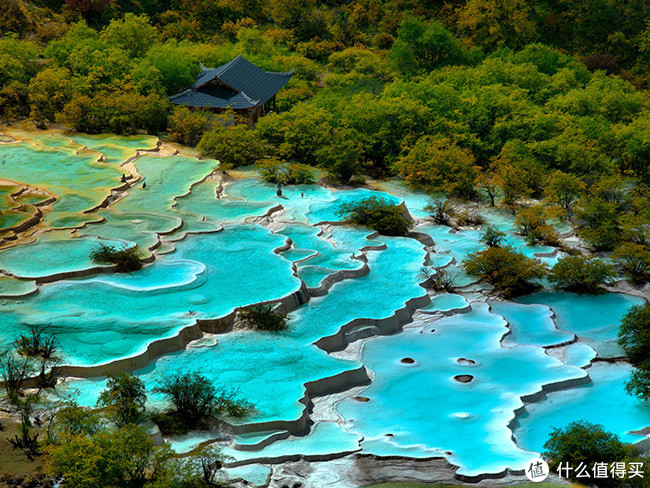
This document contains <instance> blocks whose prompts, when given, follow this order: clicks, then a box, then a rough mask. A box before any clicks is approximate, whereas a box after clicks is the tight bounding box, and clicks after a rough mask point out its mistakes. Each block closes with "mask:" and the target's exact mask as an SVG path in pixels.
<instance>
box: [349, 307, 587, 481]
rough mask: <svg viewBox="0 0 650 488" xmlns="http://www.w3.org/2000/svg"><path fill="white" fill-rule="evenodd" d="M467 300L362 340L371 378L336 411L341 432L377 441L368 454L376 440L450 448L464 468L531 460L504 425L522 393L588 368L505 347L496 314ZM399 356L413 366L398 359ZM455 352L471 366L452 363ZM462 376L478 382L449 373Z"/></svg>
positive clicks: (490, 468)
mask: <svg viewBox="0 0 650 488" xmlns="http://www.w3.org/2000/svg"><path fill="white" fill-rule="evenodd" d="M472 307H473V309H474V310H473V311H472V312H471V313H468V314H460V315H455V316H452V317H449V318H443V319H441V320H438V321H436V322H434V323H431V324H430V325H427V326H425V327H423V328H412V329H407V330H405V331H404V332H403V333H401V334H399V335H397V336H392V337H381V338H378V339H375V340H372V341H369V342H367V343H366V344H365V347H364V350H363V356H362V361H363V363H364V364H365V365H366V367H368V368H370V369H371V370H372V371H373V372H374V374H375V378H374V381H373V383H372V384H371V385H370V386H369V387H368V388H367V389H366V390H364V391H363V392H362V393H361V395H363V396H366V397H368V398H370V401H369V402H367V403H363V402H357V401H354V400H345V401H343V402H341V403H340V404H339V405H338V406H337V409H338V411H339V412H340V413H341V414H342V415H343V417H344V418H346V419H350V420H348V422H347V423H346V428H347V429H349V430H350V431H352V432H356V433H359V434H361V435H363V436H364V438H365V439H366V441H373V442H375V444H374V446H373V450H372V451H371V452H374V451H375V450H376V447H377V445H378V444H379V443H383V444H384V446H382V448H381V452H382V454H383V455H411V454H412V452H413V449H414V448H418V449H419V450H420V455H421V456H422V457H426V456H428V455H431V453H432V452H433V451H435V450H439V451H450V452H451V454H450V455H448V456H447V457H448V458H449V460H450V462H452V463H454V464H457V465H460V466H461V468H460V473H462V474H466V475H476V474H478V473H485V472H499V471H502V470H503V469H504V468H505V467H512V468H519V469H521V468H522V467H523V465H525V463H526V461H528V460H529V459H530V457H531V455H530V453H529V452H525V451H522V450H521V449H519V448H518V447H517V446H516V445H515V444H514V443H513V442H512V441H511V440H510V435H511V431H510V429H508V428H507V427H506V425H507V423H508V421H509V420H510V419H511V418H512V417H513V416H514V413H513V412H514V410H515V409H516V408H517V407H519V406H521V400H520V397H521V396H522V395H530V394H532V393H535V392H537V391H538V390H539V389H540V388H541V386H542V385H543V384H544V383H550V382H555V381H559V380H564V379H569V378H580V377H583V376H584V375H585V374H586V373H585V371H583V370H581V369H579V368H575V367H572V366H567V365H564V364H562V363H561V362H560V361H558V360H556V359H553V358H550V357H549V356H547V355H546V354H544V351H543V350H542V349H540V348H537V347H530V346H519V347H516V348H510V349H505V348H502V347H501V344H500V340H501V338H502V336H503V335H504V334H505V333H506V332H507V328H506V327H505V322H504V321H503V319H502V318H501V317H499V316H498V315H495V314H491V313H490V312H489V310H488V305H487V304H473V305H472ZM432 329H434V330H435V332H432ZM405 357H408V358H412V359H414V360H415V364H403V363H401V362H400V361H401V359H402V358H405ZM460 358H465V359H471V360H473V361H475V362H476V364H474V365H467V364H459V362H458V359H460ZM462 374H469V375H473V376H474V378H475V379H474V380H473V381H472V382H471V383H468V384H463V383H458V382H456V381H455V380H454V379H453V378H454V376H455V375H462ZM352 419H354V420H352ZM426 419H431V420H430V421H427V420H426ZM386 434H392V436H387V435H386ZM470 439H471V441H468V440H470ZM402 449H405V451H402ZM407 453H411V454H407Z"/></svg>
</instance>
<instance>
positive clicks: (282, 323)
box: [239, 304, 287, 331]
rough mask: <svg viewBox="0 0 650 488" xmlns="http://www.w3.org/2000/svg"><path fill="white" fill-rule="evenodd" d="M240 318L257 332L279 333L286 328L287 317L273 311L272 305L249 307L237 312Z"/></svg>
mask: <svg viewBox="0 0 650 488" xmlns="http://www.w3.org/2000/svg"><path fill="white" fill-rule="evenodd" d="M239 316H240V318H241V319H242V320H243V321H244V322H246V323H247V324H248V325H249V326H251V327H254V328H256V329H259V330H270V331H279V330H283V329H286V328H287V315H286V314H282V313H280V312H277V311H276V310H274V307H273V305H264V304H258V305H250V306H249V307H246V308H243V309H242V310H240V312H239Z"/></svg>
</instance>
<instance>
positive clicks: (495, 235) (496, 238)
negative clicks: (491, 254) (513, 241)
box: [481, 226, 506, 247]
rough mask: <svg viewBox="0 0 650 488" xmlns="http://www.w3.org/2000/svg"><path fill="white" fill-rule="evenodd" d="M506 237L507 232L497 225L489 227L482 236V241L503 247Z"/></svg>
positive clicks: (488, 244) (490, 245) (492, 245)
mask: <svg viewBox="0 0 650 488" xmlns="http://www.w3.org/2000/svg"><path fill="white" fill-rule="evenodd" d="M505 238H506V233H505V232H501V231H500V230H499V229H497V228H496V227H491V226H489V227H487V228H486V229H485V232H483V235H482V236H481V242H482V243H483V244H485V245H486V246H488V247H501V245H502V244H503V243H504V241H505Z"/></svg>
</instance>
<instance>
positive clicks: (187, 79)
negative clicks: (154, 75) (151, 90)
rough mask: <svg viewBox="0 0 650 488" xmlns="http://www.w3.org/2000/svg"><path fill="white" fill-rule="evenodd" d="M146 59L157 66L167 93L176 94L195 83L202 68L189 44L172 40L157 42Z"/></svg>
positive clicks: (148, 52)
mask: <svg viewBox="0 0 650 488" xmlns="http://www.w3.org/2000/svg"><path fill="white" fill-rule="evenodd" d="M144 59H145V60H146V61H147V62H148V63H149V65H151V66H153V67H155V68H156V69H157V70H158V72H159V73H160V75H161V77H162V80H161V81H162V85H163V87H164V88H165V94H166V95H174V94H176V93H178V92H180V91H182V90H185V89H186V88H189V87H191V86H192V85H193V84H194V79H195V77H196V75H197V74H198V73H199V72H200V70H201V68H200V65H199V62H198V59H196V57H195V55H194V53H193V52H192V51H191V50H190V49H189V46H187V45H183V44H179V43H178V42H176V41H174V40H171V41H167V42H166V43H164V44H155V45H154V46H152V47H151V49H149V50H148V51H147V54H146V56H145V57H144Z"/></svg>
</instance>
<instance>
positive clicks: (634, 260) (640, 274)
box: [614, 242, 650, 284]
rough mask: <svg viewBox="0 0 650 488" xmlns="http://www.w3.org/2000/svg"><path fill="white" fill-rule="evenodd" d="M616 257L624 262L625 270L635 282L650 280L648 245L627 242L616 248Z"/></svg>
mask: <svg viewBox="0 0 650 488" xmlns="http://www.w3.org/2000/svg"><path fill="white" fill-rule="evenodd" d="M614 257H615V258H616V259H618V260H620V261H621V262H622V263H623V272H624V273H625V274H627V275H628V276H629V277H630V279H631V280H632V282H633V283H636V284H642V283H644V282H646V281H650V250H648V248H647V247H646V246H644V245H642V244H637V243H634V242H626V243H624V244H622V245H620V246H619V247H618V248H616V250H615V251H614Z"/></svg>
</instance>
